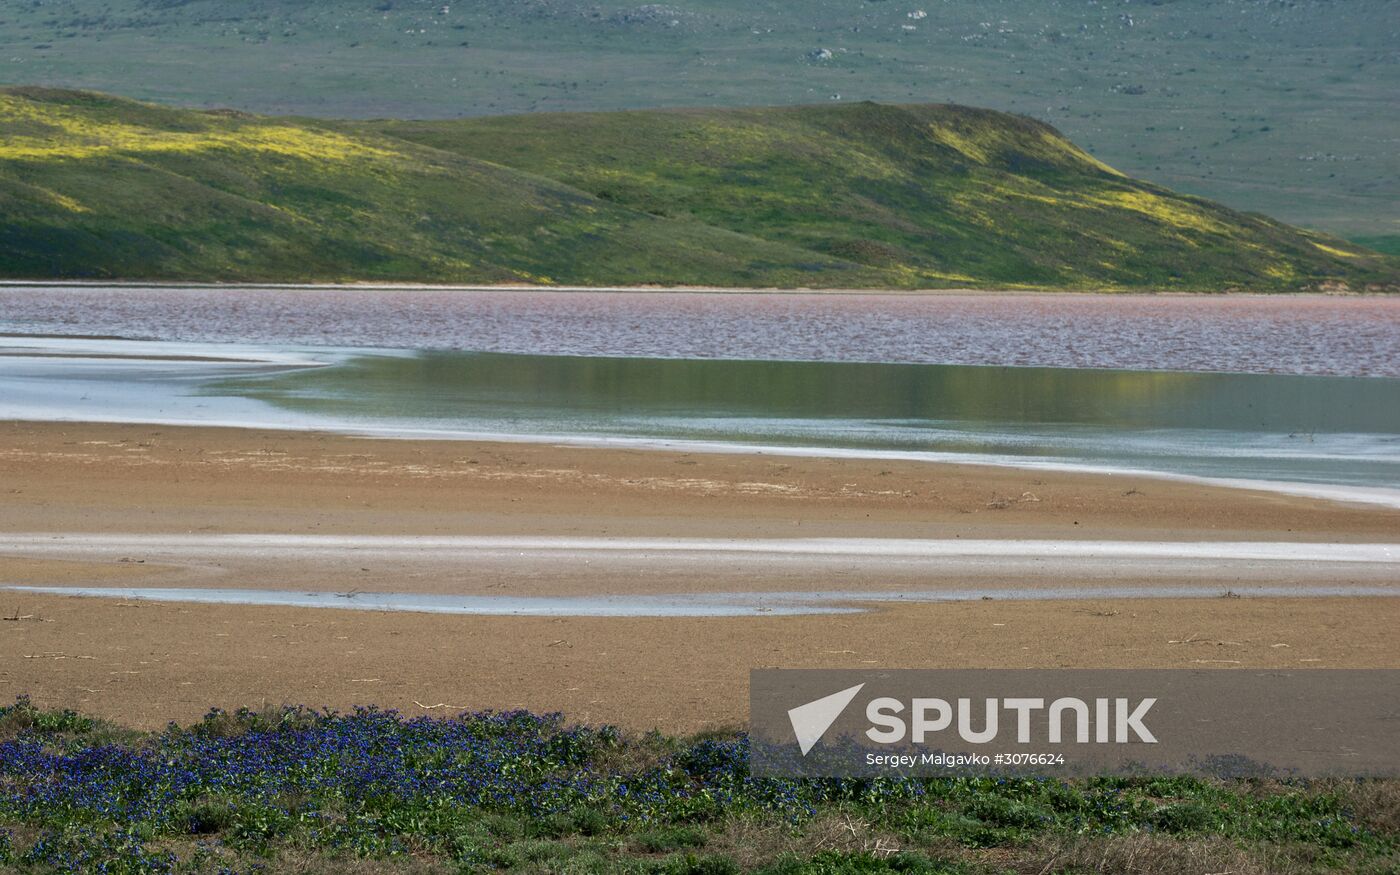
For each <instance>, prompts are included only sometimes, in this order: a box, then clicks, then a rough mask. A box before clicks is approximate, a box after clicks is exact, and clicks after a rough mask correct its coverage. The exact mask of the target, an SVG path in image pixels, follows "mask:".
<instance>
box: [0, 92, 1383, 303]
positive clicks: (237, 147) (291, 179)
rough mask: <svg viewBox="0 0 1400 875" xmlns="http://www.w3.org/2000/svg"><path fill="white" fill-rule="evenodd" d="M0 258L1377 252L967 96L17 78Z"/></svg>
mask: <svg viewBox="0 0 1400 875" xmlns="http://www.w3.org/2000/svg"><path fill="white" fill-rule="evenodd" d="M0 275H4V276H9V277H91V278H107V277H119V278H142V279H184V280H194V279H199V280H229V281H232V280H258V281H303V280H305V281H310V280H404V281H413V280H421V281H439V282H502V281H525V282H541V283H544V282H556V283H578V284H594V285H607V284H645V283H657V284H698V285H742V286H813V287H890V288H917V287H929V286H948V285H967V286H1026V287H1051V288H1116V287H1153V288H1183V289H1219V288H1226V287H1232V286H1238V287H1247V288H1255V289H1297V288H1305V287H1310V286H1316V285H1318V284H1321V283H1324V282H1344V283H1348V284H1350V285H1352V286H1359V285H1364V284H1372V283H1379V284H1393V283H1396V282H1397V278H1400V261H1397V260H1395V259H1392V258H1389V257H1386V256H1381V255H1379V254H1376V253H1374V252H1370V251H1369V250H1366V249H1363V248H1361V247H1358V246H1357V245H1355V244H1351V243H1347V242H1345V241H1342V240H1340V239H1336V238H1332V237H1328V236H1325V235H1320V234H1314V233H1311V232H1304V231H1300V230H1298V229H1295V228H1291V227H1288V226H1286V225H1282V224H1280V223H1277V222H1274V221H1272V220H1269V219H1267V218H1263V217H1259V216H1249V215H1244V214H1240V213H1236V212H1233V211H1231V210H1228V209H1225V208H1223V207H1220V206H1218V205H1215V204H1212V203H1210V202H1208V201H1205V200H1201V199H1198V198H1190V197H1182V196H1178V195H1174V194H1172V193H1171V192H1169V191H1167V190H1165V189H1162V188H1160V187H1157V186H1154V185H1151V184H1148V183H1144V182H1140V181H1136V180H1132V179H1129V178H1126V177H1124V176H1121V175H1120V174H1118V173H1116V172H1115V171H1113V170H1112V169H1110V168H1108V167H1106V166H1104V165H1102V164H1100V163H1098V162H1097V161H1095V160H1094V159H1093V158H1091V157H1090V156H1089V155H1087V154H1086V153H1084V152H1083V151H1081V150H1079V149H1078V148H1077V147H1075V146H1074V145H1073V144H1072V143H1070V142H1069V141H1067V140H1065V139H1064V138H1063V137H1061V136H1060V135H1059V134H1058V133H1057V132H1055V131H1054V130H1053V129H1052V128H1050V127H1048V126H1046V125H1044V124H1041V123H1038V122H1034V121H1031V120H1028V119H1025V118H1021V117H1018V116H1009V115H1004V114H1000V113H994V112H989V111H984V110H974V109H967V108H963V107H954V106H907V107H895V106H880V105H876V104H858V105H842V106H819V107H793V108H784V109H742V110H675V111H642V112H628V113H600V114H538V115H531V116H518V117H495V118H486V119H475V120H467V121H443V122H392V121H386V122H325V121H314V120H308V119H291V118H265V117H257V116H250V115H246V114H242V113H231V112H218V111H212V112H204V111H192V110H178V109H170V108H164V107H156V106H151V105H147V104H142V103H137V102H133V101H129V100H123V99H119V98H113V97H107V96H102V95H95V94H89V93H83V92H72V91H54V90H46V89H24V88H19V89H8V90H2V91H0Z"/></svg>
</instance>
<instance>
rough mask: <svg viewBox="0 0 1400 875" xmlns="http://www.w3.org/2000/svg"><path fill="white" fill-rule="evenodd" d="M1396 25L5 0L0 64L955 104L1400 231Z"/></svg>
mask: <svg viewBox="0 0 1400 875" xmlns="http://www.w3.org/2000/svg"><path fill="white" fill-rule="evenodd" d="M921 13H922V17H920V14H921ZM1397 23H1400V19H1397V16H1396V14H1395V4H1394V0H1345V2H1339V0H1287V2H1284V0H1170V2H1164V0H1151V2H1129V0H1114V2H1046V0H937V2H925V0H918V2H915V0H908V2H894V0H880V2H877V0H803V2H802V3H801V4H800V5H794V4H792V3H789V2H782V0H684V2H678V0H677V2H666V3H649V2H644V0H473V2H458V3H450V2H447V0H320V2H316V3H307V2H304V0H240V2H237V3H230V2H227V0H102V2H101V3H98V2H94V0H42V2H39V0H24V2H10V3H0V82H12V83H34V84H44V85H62V86H68V87H74V88H84V89H92V90H98V91H107V92H113V93H118V94H126V95H131V96H135V97H138V98H142V99H152V100H158V101H162V102H167V103H172V104H179V105H185V106H232V107H236V108H239V109H244V110H249V111H253V112H265V113H295V114H309V115H314V116H320V117H342V118H348V117H357V118H366V117H391V116H392V117H410V118H456V117H460V116H478V115H486V114H514V113H525V112H559V111H575V112H577V111H596V110H615V109H632V108H646V107H658V106H739V105H780V104H811V103H824V102H842V103H847V102H859V101H862V100H875V101H879V102H883V103H930V102H942V103H962V104H969V105H973V106H984V107H990V108H993V109H999V110H1004V111H1010V112H1016V113H1022V114H1026V115H1030V116H1033V117H1035V118H1039V119H1043V120H1045V121H1047V122H1049V123H1051V124H1053V125H1055V126H1056V127H1057V128H1059V129H1060V130H1062V131H1064V132H1065V133H1066V134H1067V135H1068V136H1069V137H1070V138H1071V139H1073V140H1074V141H1075V142H1076V143H1079V144H1080V145H1081V146H1083V147H1084V148H1085V149H1088V150H1089V151H1091V152H1093V154H1095V155H1097V156H1098V157H1100V158H1101V159H1103V160H1105V161H1106V162H1108V163H1110V164H1112V165H1113V166H1115V167H1117V168H1119V169H1121V170H1123V171H1124V172H1126V173H1128V174H1130V175H1132V176H1139V177H1145V178H1148V179H1152V180H1154V181H1156V182H1159V183H1161V184H1164V185H1168V186H1171V187H1172V188H1173V189H1175V190H1178V191H1184V192H1190V193H1193V194H1199V195H1203V196H1206V197H1211V198H1214V199H1216V200H1220V201H1222V202H1225V203H1229V204H1232V205H1234V206H1236V207H1239V208H1241V209H1246V210H1251V211H1258V212H1263V213H1267V214H1269V215H1271V216H1275V217H1278V218H1280V219H1282V220H1284V221H1288V222H1291V223H1295V224H1302V225H1306V226H1308V227H1318V228H1325V229H1327V230H1330V231H1335V232H1341V233H1345V234H1348V235H1380V234H1396V233H1400V212H1397V210H1396V204H1397V203H1400V150H1397V149H1396V148H1395V141H1394V137H1395V123H1394V116H1395V113H1394V109H1393V104H1394V95H1395V94H1396V93H1397V91H1400V55H1397V53H1396V52H1395V51H1394V45H1395V42H1396V39H1397V34H1396V30H1397Z"/></svg>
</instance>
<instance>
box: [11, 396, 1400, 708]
mask: <svg viewBox="0 0 1400 875" xmlns="http://www.w3.org/2000/svg"><path fill="white" fill-rule="evenodd" d="M0 484H3V486H0V533H9V534H11V535H12V536H13V535H14V534H15V533H51V534H52V533H67V534H70V535H72V536H74V537H75V538H76V539H77V540H78V542H81V541H82V539H83V535H84V534H88V535H94V536H96V535H103V534H105V535H108V536H113V537H115V536H122V537H126V536H131V538H128V540H130V541H131V543H129V544H117V545H116V546H115V547H113V549H114V550H115V551H116V552H111V553H108V554H103V555H97V554H93V555H86V554H83V555H79V553H78V552H77V551H75V552H74V554H72V555H68V556H64V555H62V553H61V548H59V550H60V552H59V553H54V552H52V551H50V554H49V555H48V557H47V558H45V557H42V556H40V557H37V558H36V557H32V556H31V557H25V556H24V555H22V551H21V552H20V553H16V552H15V551H13V550H9V551H6V550H3V549H0V582H5V583H18V584H32V585H42V586H57V587H83V586H98V587H117V588H152V587H163V586H170V587H219V586H221V585H222V586H227V585H254V586H259V587H262V588H264V589H270V590H295V591H304V592H321V593H327V594H330V593H345V592H350V593H354V592H357V591H358V592H366V593H369V592H399V591H414V592H421V593H457V594H463V593H466V594H475V595H480V596H503V597H507V598H509V597H530V596H547V597H581V596H587V595H589V594H592V593H604V594H611V595H612V597H613V598H615V599H623V600H625V599H628V598H629V597H634V596H636V595H638V594H643V593H651V594H662V593H666V592H699V593H704V592H707V591H708V592H711V593H713V592H720V591H730V592H743V593H749V594H751V595H750V596H748V597H749V598H752V599H761V598H763V597H765V593H773V592H780V591H825V592H828V593H831V592H840V593H843V594H846V593H849V594H852V595H851V596H849V597H850V598H852V599H853V600H854V601H859V600H860V599H861V598H862V597H863V598H865V599H866V600H867V603H868V604H869V606H870V610H866V611H863V612H858V613H847V614H794V615H768V614H761V615H752V614H751V615H747V616H720V617H713V616H710V617H656V616H652V617H617V616H604V617H596V616H569V615H554V616H487V615H467V614H431V613H410V612H389V611H379V610H349V611H347V610H334V609H330V610H328V609H326V608H323V607H297V606H253V605H228V604H196V603H181V602H173V601H169V602H166V601H148V600H126V599H110V598H85V597H81V596H78V595H76V594H75V595H67V594H43V593H34V592H28V593H24V592H15V591H3V592H0V615H3V617H4V618H6V619H7V620H8V621H7V622H0V696H4V697H6V698H9V697H11V696H15V695H19V694H21V693H28V694H29V695H31V696H32V697H33V699H34V701H35V702H36V704H39V705H41V706H45V707H49V706H53V707H72V708H77V709H80V710H82V711H84V712H88V713H93V714H96V715H97V716H102V717H106V718H109V719H114V720H118V721H120V722H123V723H127V724H130V725H135V726H142V727H157V726H161V725H164V724H165V723H166V722H167V721H169V720H171V719H196V718H198V717H199V716H200V715H201V714H203V713H204V711H205V710H206V709H207V708H209V707H210V706H219V707H228V708H235V707H238V706H241V705H254V706H256V705H257V704H258V703H259V702H263V703H265V704H269V705H277V704H282V703H289V704H290V703H300V704H305V705H310V706H314V707H321V706H328V707H333V708H341V709H343V708H347V707H349V706H351V705H354V704H363V703H368V702H374V703H376V704H379V705H381V706H384V707H396V708H400V709H402V710H404V711H405V713H407V714H410V715H413V714H433V713H440V711H442V710H446V709H441V708H437V706H438V705H440V704H442V703H446V704H450V705H453V706H458V705H460V706H462V708H463V709H464V710H471V709H481V708H496V709H505V708H529V709H532V710H535V711H563V712H565V713H566V714H568V715H569V717H570V719H574V720H579V721H591V722H612V723H617V724H619V725H622V726H625V727H630V728H636V729H651V728H660V729H663V730H666V731H697V730H701V729H705V728H709V727H714V726H718V725H735V724H736V723H739V722H742V721H743V719H744V714H745V709H746V701H747V700H746V695H747V682H748V671H749V670H750V669H753V668H763V667H791V668H870V667H872V666H874V667H878V666H884V667H890V668H894V667H901V668H903V667H908V668H918V667H926V668H935V667H986V668H995V667H1007V668H1012V667H1018V668H1027V667H1041V668H1054V667H1086V668H1087V667H1093V668H1108V667H1119V668H1132V667H1143V668H1148V667H1155V668H1167V667H1177V668H1192V669H1231V668H1274V669H1286V668H1342V667H1349V668H1362V667H1400V656H1398V655H1397V651H1396V649H1395V647H1394V641H1395V632H1394V630H1395V629H1396V628H1400V598H1393V597H1387V596H1374V595H1351V596H1345V597H1337V596H1334V595H1326V594H1324V595H1318V596H1315V597H1310V598H1296V597H1279V596H1277V595H1255V594H1252V592H1251V591H1250V587H1251V586H1253V585H1255V584H1257V583H1259V582H1260V581H1261V580H1262V581H1263V583H1265V584H1268V585H1277V583H1278V582H1276V581H1273V578H1274V577H1279V578H1280V579H1281V581H1282V582H1283V583H1284V584H1285V585H1292V586H1298V587H1307V586H1312V585H1316V583H1317V579H1316V577H1317V574H1316V569H1315V564H1313V565H1310V564H1309V563H1294V562H1280V563H1274V564H1273V565H1267V566H1264V567H1262V570H1259V569H1255V570H1250V569H1249V568H1248V567H1246V566H1244V565H1240V564H1238V563H1235V564H1231V563H1226V562H1221V563H1215V562H1214V561H1213V560H1210V561H1207V562H1206V563H1204V564H1203V565H1201V566H1200V567H1196V568H1195V570H1194V571H1192V572H1191V574H1190V575H1189V578H1190V579H1189V580H1185V581H1181V580H1178V581H1177V582H1176V584H1175V585H1181V584H1182V583H1183V582H1184V583H1186V584H1188V585H1190V586H1197V587H1204V588H1213V589H1217V590H1218V591H1219V592H1220V594H1221V595H1222V596H1226V597H1216V598H1174V597H1171V595H1170V593H1166V594H1164V595H1162V597H1154V598H1134V597H1130V596H1124V595H1121V594H1119V595H1104V594H1103V593H1101V592H1087V591H1086V592H1084V593H1083V597H1081V598H1074V599H1065V600H1012V599H1006V598H1002V599H997V598H993V599H992V600H986V599H985V598H982V597H978V598H976V599H973V600H963V601H937V602H906V601H900V600H896V599H889V598H887V596H888V594H890V593H897V592H898V591H901V590H904V591H909V590H913V589H917V588H921V587H922V588H925V589H928V588H934V589H936V588H940V587H945V588H961V589H965V590H966V589H986V590H987V591H988V592H992V591H1000V590H1006V589H1008V588H1015V587H1036V586H1044V587H1055V586H1061V585H1064V583H1065V581H1068V582H1069V583H1070V584H1074V585H1078V586H1092V585H1094V584H1095V575H1096V574H1097V575H1106V576H1105V577H1104V578H1103V580H1102V581H1101V582H1106V583H1107V584H1109V585H1112V586H1116V587H1130V586H1148V587H1153V588H1162V587H1164V586H1167V585H1168V584H1170V583H1171V581H1172V579H1173V572H1172V571H1171V568H1170V567H1169V566H1166V567H1164V569H1165V570H1164V569H1163V568H1158V569H1157V570H1155V571H1153V570H1152V569H1151V568H1149V567H1148V566H1143V570H1142V572H1141V573H1140V574H1135V573H1134V572H1133V571H1132V570H1131V569H1129V570H1126V571H1124V570H1117V571H1115V570H1113V569H1112V568H1109V569H1108V570H1099V571H1093V570H1092V569H1091V570H1090V572H1083V573H1081V572H1080V571H1076V570H1075V568H1074V567H1070V568H1068V569H1066V570H1062V571H1054V570H1053V569H1051V570H1046V569H1044V568H1037V567H1036V566H1035V561H1034V559H1033V558H1031V559H1027V560H1025V561H1023V562H1021V561H1020V560H1016V561H1011V560H1004V559H994V560H989V561H988V563H987V564H986V565H985V567H972V566H965V565H939V564H937V562H935V563H934V564H933V565H930V564H928V562H926V561H922V564H920V563H915V564H911V565H908V566H903V565H898V564H895V565H879V564H870V563H867V562H863V561H852V562H846V563H844V564H838V565H821V566H811V565H803V564H801V563H798V564H792V563H789V562H788V561H787V560H785V559H782V558H781V557H778V558H779V559H780V560H781V561H778V562H776V563H775V564H773V565H772V566H771V567H770V566H762V568H761V570H759V571H755V567H754V566H745V565H743V564H727V563H724V562H716V561H714V560H713V559H710V558H706V557H703V556H702V557H701V558H700V559H699V560H697V561H694V562H688V563H676V562H673V561H671V560H670V558H669V557H668V556H666V555H664V554H662V555H660V556H659V558H658V557H650V558H649V554H647V552H646V551H645V550H641V551H636V552H635V553H633V552H630V551H619V553H620V556H621V559H622V562H623V564H622V565H616V564H608V563H605V564H604V565H603V566H597V565H592V564H590V563H589V562H587V561H584V560H586V559H589V558H590V557H589V556H584V557H583V558H582V559H578V560H574V559H567V561H564V562H562V563H559V562H555V563H553V564H548V563H545V564H542V563H538V562H534V561H533V560H532V559H530V558H529V557H525V558H523V559H521V558H518V557H517V558H510V557H506V558H505V559H503V558H500V557H499V556H498V557H497V559H492V560H490V561H484V560H483V561H478V560H475V559H473V560H471V561H465V560H461V559H459V558H456V557H454V556H449V557H448V558H447V560H446V561H443V562H438V563H433V562H430V561H429V558H430V557H413V556H411V555H409V554H406V553H405V554H394V555H377V554H374V553H372V552H369V553H366V552H362V551H357V550H355V549H353V548H354V546H355V544H356V543H357V542H358V541H359V540H360V539H361V538H362V537H363V536H376V537H381V538H387V537H391V536H402V537H404V538H408V537H410V536H416V537H424V538H429V537H431V538H439V539H442V538H461V537H475V538H496V537H501V538H515V539H519V538H546V539H556V538H571V539H590V538H592V539H597V538H606V539H645V538H667V539H675V538H701V539H705V538H708V539H738V540H750V539H759V538H766V539H810V538H869V539H880V543H881V544H882V545H883V544H884V543H885V542H886V541H888V540H889V539H938V540H940V541H942V542H952V541H957V540H960V539H981V540H991V541H996V542H997V543H998V544H1000V543H1001V542H1002V541H1015V540H1020V541H1024V540H1027V539H1044V540H1047V541H1056V542H1067V541H1073V542H1079V543H1080V544H1082V545H1083V547H1082V549H1083V550H1090V549H1091V547H1090V545H1088V544H1085V543H1084V542H1103V541H1134V542H1139V543H1143V542H1148V543H1150V542H1158V541H1162V542H1173V543H1181V542H1188V541H1189V542H1192V543H1197V542H1241V541H1244V542H1268V543H1271V544H1272V543H1280V544H1301V543H1316V544H1329V545H1330V544H1338V545H1345V544H1361V545H1365V544H1378V543H1381V544H1388V543H1392V542H1394V541H1395V532H1396V531H1397V530H1398V529H1400V511H1395V510H1390V509H1385V508H1376V507H1362V506H1352V505H1342V504H1336V503H1330V502H1324V501H1316V500H1310V499H1304V498H1298V497H1290V496H1285V495H1277V494H1268V493H1254V492H1245V491H1240V490H1229V489H1220V488H1212V487H1207V486H1199V485H1192V484H1183V483H1174V482H1170V481H1162V480H1154V479H1150V478H1141V477H1132V476H1110V475H1090V474H1075V475H1071V474H1067V473H1062V472H1033V471H1024V470H1018V469H1009V468H1008V469H1000V470H998V469H992V468H985V467H974V466H959V465H936V464H929V463H919V462H907V461H879V460H861V459H805V458H777V457H765V456H757V455H748V456H741V455H722V454H703V453H686V452H667V451H662V450H654V451H642V450H636V449H583V448H577V447H555V446H548V445H538V444H502V443H495V444H491V443H468V442H453V441H412V440H399V441H387V440H374V439H367V438H356V437H348V436H343V435H332V434H325V433H314V432H307V433H302V432H273V431H267V430H261V431H259V430H240V429H215V428H172V427H161V426H133V425H102V424H91V423H89V424H73V423H16V422H0ZM232 535H240V536H241V539H242V541H244V542H250V541H251V542H253V543H255V544H256V542H258V540H259V539H260V538H261V537H262V536H266V535H283V536H296V537H297V538H299V539H302V540H308V541H319V540H320V539H323V538H326V537H327V536H338V537H341V538H342V539H343V540H344V539H349V540H344V543H343V545H342V546H340V547H336V548H334V549H331V550H328V551H322V553H323V554H324V555H323V556H322V558H321V559H319V560H317V561H302V560H300V559H297V558H296V556H295V555H292V554H277V553H272V554H269V555H265V556H258V555H253V556H251V557H249V558H245V559H236V557H223V558H220V557H217V556H215V557H213V558H212V560H211V561H204V560H201V559H200V558H199V557H195V559H194V560H191V561H185V562H183V564H182V563H181V562H172V561H170V560H169V559H168V558H163V557H161V556H158V555H155V553H154V552H153V548H147V547H143V546H142V545H143V544H155V545H157V546H158V545H160V544H161V543H162V542H166V541H168V542H171V544H175V545H176V546H178V542H179V541H180V540H181V538H184V539H186V540H188V539H189V538H201V539H219V538H224V537H226V536H232ZM136 536H140V537H139V538H138V537H136ZM175 536H179V537H175ZM3 537H4V536H3V535H0V540H3ZM132 539H134V540H132ZM98 540H100V539H97V538H94V539H93V542H94V543H96V542H97V541H98ZM117 540H118V541H120V540H121V539H120V538H117ZM270 540H272V541H275V540H276V539H275V538H274V539H270ZM167 546H169V545H167ZM409 546H410V547H411V546H412V544H411V543H410V545H409ZM1162 549H1163V550H1169V549H1173V548H1169V547H1166V546H1164V547H1163V548H1162ZM1222 549H1223V548H1222ZM1280 549H1286V548H1284V547H1280ZM1328 549H1333V548H1331V547H1329V548H1328ZM254 552H255V553H256V551H254ZM498 552H499V551H498ZM510 552H511V551H509V550H506V551H504V553H510ZM516 552H518V551H516ZM209 558H210V557H204V559H209ZM507 559H509V561H506V560H507ZM938 561H939V562H941V561H942V560H938ZM1016 562H1020V564H1016ZM629 563H631V564H629ZM1277 569H1283V570H1282V572H1277V571H1276V570H1277ZM1310 569H1311V570H1310ZM1149 572H1150V573H1149ZM1360 573H1361V572H1358V574H1360ZM1371 573H1372V574H1373V575H1374V573H1375V572H1371ZM1154 574H1155V575H1156V576H1155V577H1154V576H1153V575H1154ZM1163 574H1165V575H1166V576H1165V577H1163V576H1162V575H1163ZM1057 575H1058V576H1057ZM1144 575H1145V576H1144ZM1251 575H1253V576H1254V578H1255V579H1254V580H1253V581H1251V580H1250V579H1248V578H1250V577H1251ZM1261 576H1262V577H1261ZM1352 577H1353V578H1354V579H1351V580H1350V582H1348V580H1347V579H1346V578H1342V579H1340V580H1341V583H1342V584H1345V585H1348V586H1353V587H1354V585H1355V584H1357V583H1363V584H1364V583H1365V582H1366V581H1365V579H1364V576H1363V577H1356V576H1354V575H1353V576H1352ZM1285 578H1286V579H1285ZM1164 581H1165V582H1164ZM1334 582H1335V581H1334ZM1379 583H1380V584H1381V585H1385V586H1391V585H1392V584H1390V582H1389V580H1388V578H1383V579H1380V581H1379ZM1234 590H1238V592H1236V591H1234ZM1241 592H1244V593H1246V594H1245V595H1244V596H1243V597H1238V596H1240V593H1241ZM1231 595H1233V596H1236V597H1229V596H1231ZM843 597H846V596H844V595H843ZM435 708H436V710H434V709H435Z"/></svg>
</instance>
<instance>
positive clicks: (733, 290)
mask: <svg viewBox="0 0 1400 875" xmlns="http://www.w3.org/2000/svg"><path fill="white" fill-rule="evenodd" d="M6 287H10V288H13V287H33V288H109V287H110V288H125V287H130V288H143V289H162V288H169V289H266V290H275V291H297V290H321V291H335V290H343V291H370V292H372V291H397V292H403V291H420V290H421V291H435V292H519V291H528V292H557V293H560V294H570V293H579V292H591V293H615V294H637V293H658V292H661V293H665V292H680V293H689V294H711V295H820V296H839V295H851V296H855V295H870V296H876V297H901V296H904V297H908V296H929V297H940V296H949V297H952V296H958V295H968V296H975V297H989V296H997V295H1006V296H1050V297H1067V296H1074V295H1079V296H1083V297H1102V296H1104V295H1111V296H1114V297H1134V296H1136V297H1153V298H1157V297H1183V298H1228V297H1235V298H1269V297H1281V298H1322V299H1327V300H1335V299H1337V298H1387V297H1394V296H1396V294H1397V293H1396V292H1387V291H1368V290H1366V289H1349V290H1347V291H1323V290H1318V289H1308V290H1299V291H1282V290H1278V289H1259V290H1248V289H1219V290H1210V289H1203V290H1187V289H1161V290H1157V289H1139V288H1128V287H1124V288H1103V289H1047V288H1023V289H1018V288H1014V287H1013V288H1004V289H1002V288H996V289H993V288H959V287H952V288H928V289H888V288H869V289H861V288H851V289H838V288H830V289H827V288H808V287H796V288H784V287H777V286H771V287H770V286H755V287H752V288H749V287H729V286H665V285H637V286H570V285H530V284H519V283H502V284H496V285H489V284H488V285H479V284H477V285H474V284H456V283H441V284H439V283H392V282H369V281H365V282H358V281H354V282H302V283H298V282H226V283H221V282H208V281H188V282H186V281H182V280H143V279H120V280H55V279H41V280H25V279H0V288H6Z"/></svg>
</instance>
